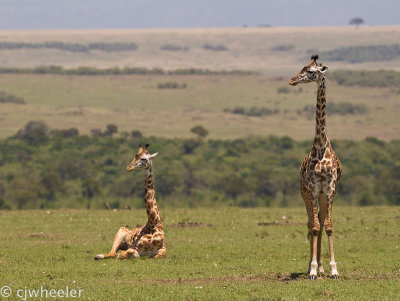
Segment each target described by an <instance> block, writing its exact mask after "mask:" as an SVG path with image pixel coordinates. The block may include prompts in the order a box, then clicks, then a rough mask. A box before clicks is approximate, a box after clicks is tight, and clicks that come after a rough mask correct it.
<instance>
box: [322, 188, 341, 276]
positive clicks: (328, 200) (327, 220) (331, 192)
mask: <svg viewBox="0 0 400 301" xmlns="http://www.w3.org/2000/svg"><path fill="white" fill-rule="evenodd" d="M333 187H334V188H333V189H330V190H329V191H328V192H327V194H326V203H327V204H326V216H325V232H326V234H327V236H328V244H329V256H330V262H329V267H330V268H331V275H332V276H331V277H332V278H334V279H339V273H338V270H337V266H336V262H335V255H334V252H333V237H332V233H333V231H332V230H333V227H332V203H333V198H334V197H335V193H336V185H334V186H333Z"/></svg>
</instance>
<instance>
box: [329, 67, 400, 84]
mask: <svg viewBox="0 0 400 301" xmlns="http://www.w3.org/2000/svg"><path fill="white" fill-rule="evenodd" d="M329 78H331V79H333V80H335V81H336V82H337V83H338V84H339V85H343V86H363V87H399V86H400V72H397V71H389V70H378V71H355V70H354V71H353V70H337V71H333V72H332V73H330V74H329Z"/></svg>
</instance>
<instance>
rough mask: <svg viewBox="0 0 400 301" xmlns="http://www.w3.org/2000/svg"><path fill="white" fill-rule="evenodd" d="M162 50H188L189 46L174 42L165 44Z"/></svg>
mask: <svg viewBox="0 0 400 301" xmlns="http://www.w3.org/2000/svg"><path fill="white" fill-rule="evenodd" d="M160 49H161V50H166V51H188V50H189V47H187V46H185V47H181V46H177V45H173V44H165V45H162V46H161V47H160Z"/></svg>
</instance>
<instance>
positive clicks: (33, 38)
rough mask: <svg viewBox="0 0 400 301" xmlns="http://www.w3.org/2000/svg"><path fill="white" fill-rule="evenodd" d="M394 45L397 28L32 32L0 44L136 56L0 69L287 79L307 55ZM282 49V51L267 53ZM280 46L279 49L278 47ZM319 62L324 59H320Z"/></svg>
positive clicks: (393, 65) (81, 56)
mask: <svg viewBox="0 0 400 301" xmlns="http://www.w3.org/2000/svg"><path fill="white" fill-rule="evenodd" d="M399 40H400V27H399V26H385V27H383V26H371V27H364V26H363V27H360V28H359V29H358V30H356V29H355V28H354V27H352V26H348V27H308V28H307V27H303V28H301V27H299V28H291V27H277V28H275V27H271V28H219V29H142V30H67V31H62V30H41V31H40V30H37V31H24V30H14V31H0V42H24V43H40V42H52V41H58V42H64V43H79V44H88V43H96V42H105V43H115V42H121V43H132V42H133V43H135V44H137V45H138V47H139V48H138V50H137V51H122V52H109V53H107V52H104V51H103V52H102V51H91V52H88V53H74V52H70V51H62V50H56V49H21V50H1V51H0V54H1V55H0V66H8V67H32V66H43V65H46V66H47V65H62V66H64V67H79V66H93V67H101V68H104V67H114V66H120V67H125V66H130V67H132V66H133V67H147V68H154V67H158V68H162V69H177V68H208V69H212V70H221V69H228V70H231V69H241V70H254V71H260V72H263V73H266V74H270V75H288V74H292V72H293V68H294V67H295V69H296V68H297V66H298V64H303V61H304V59H305V58H309V57H310V54H309V52H310V51H315V52H323V51H330V50H332V49H335V48H340V47H349V46H360V45H366V46H368V45H380V44H382V45H391V44H398V42H399ZM166 44H172V45H174V46H178V47H182V48H184V47H188V49H189V50H188V51H165V50H161V49H160V48H161V47H162V46H163V45H166ZM205 44H209V45H212V46H219V45H222V46H224V47H225V48H227V49H228V50H227V51H211V50H205V49H204V48H203V46H204V45H205ZM280 46H284V47H287V46H289V48H288V50H287V51H277V50H273V48H277V47H278V48H279V47H280ZM284 47H283V48H284ZM321 59H322V60H324V58H323V57H322V58H321ZM336 67H337V68H341V69H373V70H378V69H394V70H400V59H396V60H393V61H383V62H366V63H359V64H349V63H346V62H336Z"/></svg>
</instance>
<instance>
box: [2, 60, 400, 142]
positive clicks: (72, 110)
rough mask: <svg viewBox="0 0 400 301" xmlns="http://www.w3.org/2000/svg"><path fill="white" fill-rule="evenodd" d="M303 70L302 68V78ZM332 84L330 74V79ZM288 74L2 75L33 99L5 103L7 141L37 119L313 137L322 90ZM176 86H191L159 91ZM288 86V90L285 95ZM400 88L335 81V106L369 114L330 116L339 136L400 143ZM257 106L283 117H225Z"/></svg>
mask: <svg viewBox="0 0 400 301" xmlns="http://www.w3.org/2000/svg"><path fill="white" fill-rule="evenodd" d="M301 67H302V65H297V66H296V68H295V71H294V72H293V74H295V73H296V72H297V71H298V70H300V68H301ZM327 77H328V79H330V75H329V74H328V75H327ZM289 78H290V76H288V77H279V78H276V77H270V76H266V75H225V76H224V75H204V76H196V75H146V76H140V75H131V76H109V75H107V76H69V75H65V76H62V75H29V74H4V75H1V81H0V91H4V92H5V93H7V94H11V95H15V96H17V97H20V98H22V99H24V100H25V101H26V104H25V105H24V106H21V105H16V104H9V103H5V104H0V108H1V113H0V126H1V128H2V131H1V133H0V137H1V138H4V137H8V136H10V135H14V134H15V133H16V132H17V131H18V130H19V129H21V128H22V127H23V126H24V125H25V124H26V123H27V122H28V121H29V120H42V121H44V122H45V123H47V124H48V125H49V126H50V127H52V128H71V127H76V128H78V129H79V130H80V132H81V133H84V134H89V133H90V130H91V129H93V128H100V129H104V128H105V126H106V125H107V124H110V123H113V124H116V125H117V126H118V127H119V130H120V131H128V132H130V131H132V130H139V131H141V132H142V133H143V134H144V135H147V136H150V135H154V136H162V137H168V138H174V137H180V138H187V137H193V134H192V133H190V129H191V128H193V127H194V126H197V125H202V126H204V127H205V128H206V129H207V130H208V131H209V132H210V135H209V136H208V138H212V139H227V138H229V139H231V138H238V137H248V136H249V135H255V136H268V135H277V136H284V135H288V136H290V137H293V138H295V139H298V140H304V139H312V137H313V136H314V128H315V120H314V118H307V117H306V116H301V115H299V114H297V111H298V110H303V108H304V106H306V105H310V106H315V102H316V89H317V88H316V85H314V84H309V85H303V86H301V87H289V85H288V79H289ZM166 82H176V83H179V84H181V85H183V84H184V85H186V88H185V89H158V88H157V87H158V85H159V84H163V83H166ZM282 88H287V90H286V89H285V91H286V92H288V93H281V91H282ZM398 98H399V94H398V91H397V90H396V89H395V90H394V89H393V88H391V87H386V88H377V87H373V88H371V87H358V86H352V87H344V86H339V85H338V84H337V83H336V82H335V81H333V80H329V82H328V87H327V101H328V105H329V103H330V102H332V103H333V102H334V103H341V102H346V103H347V102H348V103H351V104H352V105H363V106H365V107H366V109H367V111H368V113H367V114H364V115H354V116H339V115H332V116H331V115H328V134H329V136H330V138H331V139H333V138H347V139H364V138H365V137H367V136H375V137H378V138H380V139H384V140H390V139H398V138H399V134H398V133H399V132H400V121H399V118H398V114H399V110H400V108H399V106H398ZM235 107H243V108H244V109H245V110H249V109H251V107H257V108H265V109H268V110H272V111H275V110H278V111H279V114H274V115H268V116H262V117H252V116H245V115H233V114H230V113H228V112H224V109H226V108H235Z"/></svg>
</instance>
